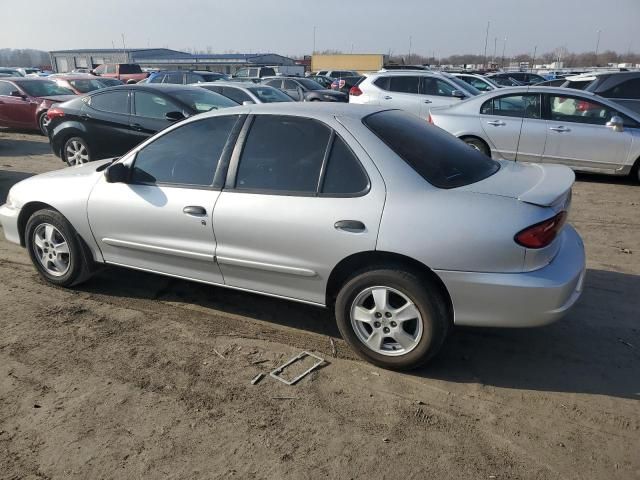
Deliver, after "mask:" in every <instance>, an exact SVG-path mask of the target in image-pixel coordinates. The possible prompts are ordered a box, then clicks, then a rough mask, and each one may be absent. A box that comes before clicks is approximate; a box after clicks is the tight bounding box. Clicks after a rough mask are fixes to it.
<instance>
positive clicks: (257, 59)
mask: <svg viewBox="0 0 640 480" xmlns="http://www.w3.org/2000/svg"><path fill="white" fill-rule="evenodd" d="M49 55H50V57H51V66H52V67H53V69H54V70H55V71H56V72H70V71H71V70H73V69H75V68H95V67H97V66H98V65H102V64H103V63H137V64H139V65H140V66H142V67H150V68H158V69H161V70H211V71H215V72H222V73H228V74H232V73H235V71H236V70H238V69H239V68H242V67H250V66H280V65H295V61H294V60H293V59H291V58H288V57H284V56H282V55H278V54H275V53H224V54H214V53H211V54H196V55H193V54H190V53H188V52H181V51H178V50H170V49H168V48H138V49H79V50H56V51H52V52H49Z"/></svg>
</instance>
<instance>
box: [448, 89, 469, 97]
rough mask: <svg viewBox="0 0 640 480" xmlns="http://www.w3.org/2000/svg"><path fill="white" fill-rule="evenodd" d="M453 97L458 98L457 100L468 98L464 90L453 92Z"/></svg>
mask: <svg viewBox="0 0 640 480" xmlns="http://www.w3.org/2000/svg"><path fill="white" fill-rule="evenodd" d="M451 96H452V97H456V98H466V97H467V96H466V95H465V94H464V92H463V91H462V90H454V91H453V92H451Z"/></svg>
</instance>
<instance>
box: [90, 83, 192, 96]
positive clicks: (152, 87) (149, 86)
mask: <svg viewBox="0 0 640 480" xmlns="http://www.w3.org/2000/svg"><path fill="white" fill-rule="evenodd" d="M198 85H200V84H198V83H192V84H189V85H181V84H179V83H142V84H137V83H134V84H131V85H127V84H123V85H116V86H113V87H107V88H103V89H101V90H96V91H95V93H98V92H99V93H104V92H109V91H112V90H125V89H133V90H146V91H161V92H163V93H172V92H179V91H183V90H196V91H197V90H199V89H200V87H198ZM93 93H94V92H91V94H93Z"/></svg>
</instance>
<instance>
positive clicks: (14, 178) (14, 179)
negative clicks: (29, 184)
mask: <svg viewBox="0 0 640 480" xmlns="http://www.w3.org/2000/svg"><path fill="white" fill-rule="evenodd" d="M1 167H2V164H1V163H0V205H2V204H3V203H4V202H5V201H6V200H7V194H8V193H9V189H10V188H11V187H13V186H14V185H15V184H16V183H18V182H19V181H21V180H24V179H25V178H29V177H32V176H33V175H34V174H33V173H27V172H13V171H10V170H2V168H1Z"/></svg>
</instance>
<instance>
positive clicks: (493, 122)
mask: <svg viewBox="0 0 640 480" xmlns="http://www.w3.org/2000/svg"><path fill="white" fill-rule="evenodd" d="M487 123H488V124H489V125H493V126H494V127H504V126H505V125H506V122H503V121H502V120H491V121H489V122H487Z"/></svg>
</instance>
